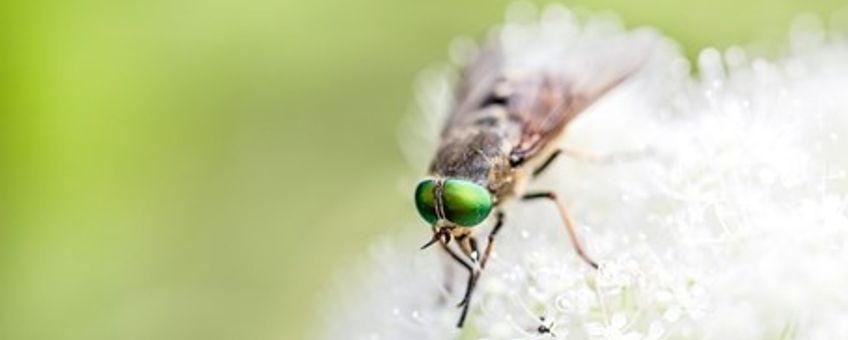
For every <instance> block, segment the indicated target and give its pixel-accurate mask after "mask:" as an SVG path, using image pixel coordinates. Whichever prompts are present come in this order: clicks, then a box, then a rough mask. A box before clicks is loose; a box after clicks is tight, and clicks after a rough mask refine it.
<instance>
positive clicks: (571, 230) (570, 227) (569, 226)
mask: <svg viewBox="0 0 848 340" xmlns="http://www.w3.org/2000/svg"><path fill="white" fill-rule="evenodd" d="M541 198H544V199H548V200H550V201H552V202H554V204H556V206H557V208H558V209H559V214H560V217H561V218H562V221H563V222H564V223H565V229H566V231H568V237H569V239H571V245H572V246H574V250H575V251H576V252H577V255H579V256H580V258H581V259H583V261H585V262H586V263H587V264H589V265H590V266H592V268H595V269H598V263H597V262H595V261H593V260H592V259H591V258H589V255H587V254H586V250H585V248H584V247H583V244H582V243H581V242H580V238H579V237H578V236H577V230H576V229H575V226H574V220H573V219H572V218H571V213H569V212H568V209H567V208H566V207H565V203H563V202H562V200H561V199H559V197H558V196H557V194H556V193H554V192H551V191H546V192H538V193H531V194H526V195H524V196H522V199H523V200H527V201H529V200H535V199H541Z"/></svg>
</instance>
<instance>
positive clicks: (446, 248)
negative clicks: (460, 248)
mask: <svg viewBox="0 0 848 340" xmlns="http://www.w3.org/2000/svg"><path fill="white" fill-rule="evenodd" d="M439 244H440V245H441V246H442V249H444V251H445V252H446V253H448V255H450V257H451V258H452V259H453V260H454V261H455V262H456V263H459V265H460V266H462V268H465V270H466V271H468V277H469V280H470V278H471V277H474V267H473V266H472V265H470V264H468V263H466V262H465V260H463V259H462V257H461V256H459V254H457V253H456V252H455V251H454V250H453V249H451V248H450V247H449V246H448V245H447V243H444V242H441V241H440V242H439ZM449 291H450V290H449Z"/></svg>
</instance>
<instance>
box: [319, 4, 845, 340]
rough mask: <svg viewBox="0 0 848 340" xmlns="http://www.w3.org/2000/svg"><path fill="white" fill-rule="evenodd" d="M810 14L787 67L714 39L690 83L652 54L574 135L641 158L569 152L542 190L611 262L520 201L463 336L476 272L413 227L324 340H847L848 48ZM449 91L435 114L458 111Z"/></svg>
mask: <svg viewBox="0 0 848 340" xmlns="http://www.w3.org/2000/svg"><path fill="white" fill-rule="evenodd" d="M521 6H523V7H521V10H520V11H517V12H521V13H526V12H528V11H530V10H529V9H527V8H526V6H525V5H521ZM551 11H555V12H557V13H567V11H566V10H565V9H563V8H560V7H554V8H553V9H547V10H546V11H545V13H549V12H551ZM513 12H516V11H513ZM511 15H512V14H511ZM527 15H530V14H524V15H523V16H522V19H521V20H525V21H526V16H527ZM542 16H543V17H544V16H545V15H544V14H543V15H542ZM559 17H560V18H563V19H561V20H565V21H563V22H561V24H563V25H566V26H568V25H571V26H569V27H576V29H579V28H580V27H600V26H598V24H602V25H601V26H602V27H605V28H608V27H612V26H615V25H614V24H613V21H610V19H603V18H602V19H592V20H590V22H589V23H584V24H583V25H582V26H579V25H577V24H576V23H575V22H576V21H575V20H574V19H573V18H572V16H570V15H560V16H559ZM800 23H801V24H799V25H797V26H798V27H796V28H795V29H793V31H792V34H791V36H790V48H789V49H788V51H787V52H786V53H785V56H784V57H782V58H781V59H779V60H777V61H768V60H765V59H760V58H749V57H748V56H747V53H746V51H745V50H744V49H741V48H730V49H728V50H726V51H724V52H720V51H717V50H715V49H707V50H705V51H703V52H702V53H701V55H700V57H699V59H698V63H697V69H698V72H697V73H698V75H699V76H698V77H697V78H696V79H693V78H692V77H690V75H689V70H688V64H687V62H686V61H685V58H684V57H682V56H681V55H679V52H670V53H663V54H661V55H656V56H654V57H653V58H654V59H652V60H651V62H650V65H651V67H649V68H647V69H646V70H644V71H643V72H640V73H639V74H638V75H637V76H636V78H635V79H633V81H630V82H628V83H626V84H624V85H623V86H621V87H620V88H619V89H616V90H615V91H614V92H612V93H610V95H609V96H607V97H605V98H604V99H603V100H601V101H599V102H598V103H597V104H596V105H594V106H593V107H592V108H590V109H589V110H588V111H587V112H586V113H584V114H583V115H582V116H581V117H580V119H578V120H576V121H575V122H574V123H573V124H572V126H570V127H569V135H568V136H567V138H565V141H564V142H565V143H567V144H568V145H569V146H572V147H578V148H581V149H585V150H591V151H592V152H595V153H602V154H609V155H613V156H615V155H616V154H624V153H631V154H632V152H634V151H636V152H637V153H638V154H637V156H636V157H628V158H627V159H625V160H620V161H615V162H612V163H602V164H597V163H592V162H586V161H583V160H577V159H569V158H565V159H560V160H558V161H557V162H556V163H555V164H554V165H553V166H552V167H551V168H550V169H549V170H548V171H547V172H546V173H545V174H543V175H542V176H541V177H540V178H539V179H538V181H536V182H534V183H533V184H532V187H534V188H550V189H554V190H555V191H557V192H558V193H559V194H560V195H561V196H562V197H563V198H564V199H565V200H566V202H567V204H568V205H569V207H570V209H571V211H572V214H573V215H574V216H575V219H576V221H577V223H578V226H579V229H580V232H581V238H582V239H583V240H584V241H585V243H586V245H587V247H588V251H589V253H590V255H591V256H592V257H593V258H594V259H595V260H597V261H598V262H600V264H601V268H600V269H599V270H597V271H596V270H593V269H591V268H589V267H588V266H587V265H585V264H584V263H582V262H581V261H580V259H579V258H578V257H577V256H576V254H575V253H574V250H573V249H572V248H571V247H570V244H569V242H568V238H567V234H566V232H565V229H564V228H563V227H562V222H561V220H560V219H559V217H558V215H557V211H556V209H555V208H554V207H553V206H552V205H550V204H548V203H545V202H514V203H512V204H510V205H509V206H507V207H506V224H505V226H504V229H503V230H502V232H501V234H500V235H499V236H498V240H497V244H496V247H495V253H494V256H493V258H492V260H491V261H490V263H489V265H488V267H487V268H486V270H485V272H484V273H483V276H482V278H481V282H480V285H479V287H478V289H477V291H476V292H475V296H474V301H473V307H472V309H471V312H470V315H469V317H468V322H467V324H466V327H465V328H464V329H462V330H458V329H456V328H455V327H454V324H455V322H456V319H457V318H458V317H459V311H460V310H459V309H458V308H456V304H457V303H458V302H459V300H460V298H461V294H462V292H463V289H464V287H465V286H464V284H465V280H466V273H465V272H464V270H462V268H460V267H458V266H456V265H455V264H453V263H452V262H451V261H450V259H449V258H448V257H447V256H446V255H445V254H444V253H442V252H440V251H439V249H438V248H436V247H433V248H431V249H428V250H427V251H424V252H422V251H419V250H418V246H419V245H420V244H421V243H423V242H424V241H426V240H428V239H429V237H430V235H429V229H428V228H427V226H426V225H425V224H424V223H423V222H419V223H415V222H411V223H410V224H411V225H412V226H414V227H412V226H411V227H410V228H409V229H410V232H409V233H408V234H409V235H402V236H393V237H390V238H388V239H387V240H385V241H384V242H382V243H381V244H380V245H379V246H377V247H375V251H374V254H373V263H372V265H371V266H369V268H368V269H364V270H363V271H362V272H361V274H362V275H361V276H362V277H348V278H346V282H347V283H346V288H345V292H344V293H342V294H340V295H339V298H337V299H332V300H333V301H331V302H330V303H329V305H330V306H331V307H330V309H328V312H327V315H326V317H325V320H326V329H325V331H326V334H325V338H328V339H373V340H378V339H379V340H382V339H547V338H552V337H555V338H557V339H628V340H630V339H633V340H636V339H828V340H830V339H848V214H846V204H848V177H846V170H848V151H846V150H845V148H844V146H848V144H846V143H845V141H844V140H845V139H846V138H848V41H846V40H838V39H830V38H828V36H827V34H826V33H825V32H824V31H823V30H821V29H818V28H816V25H814V23H815V20H812V19H809V18H803V19H802V20H801V21H800ZM811 23H813V24H811ZM509 25H524V26H523V27H525V28H526V27H532V25H533V24H532V23H526V22H521V23H518V22H516V23H508V24H507V26H509ZM528 25H529V26H528ZM575 32H578V33H577V34H574V37H575V39H578V38H581V39H585V38H586V35H585V34H580V33H579V31H575ZM584 32H585V31H584ZM622 32H623V31H622V30H621V29H620V28H618V29H612V30H607V32H605V34H607V35H615V34H624V33H622ZM587 34H588V33H587ZM664 44H668V43H664ZM626 57H627V55H622V58H626ZM438 84H441V85H433V86H434V88H431V90H433V89H434V90H435V91H436V93H441V94H443V95H441V96H432V95H429V96H422V98H426V99H427V100H428V101H430V102H428V101H425V103H424V104H425V105H424V106H423V109H424V110H425V114H431V113H432V115H433V116H439V114H438V112H430V111H428V110H436V111H440V112H444V111H445V110H446V108H447V107H448V106H449V105H448V104H447V102H448V101H449V100H450V98H449V95H448V94H449V93H450V92H449V91H447V88H448V87H447V86H445V84H447V83H446V82H444V81H441V82H440V83H438ZM412 187H413V185H412V184H410V191H411V190H412V189H411V188H412ZM410 195H411V194H410ZM410 204H412V203H410ZM412 218H417V217H411V219H412ZM486 232H488V230H483V231H482V233H481V234H483V235H485V233H486ZM350 282H359V284H351V283H350ZM540 327H541V328H540ZM545 328H548V329H549V330H550V332H547V329H545ZM540 330H541V331H543V332H540Z"/></svg>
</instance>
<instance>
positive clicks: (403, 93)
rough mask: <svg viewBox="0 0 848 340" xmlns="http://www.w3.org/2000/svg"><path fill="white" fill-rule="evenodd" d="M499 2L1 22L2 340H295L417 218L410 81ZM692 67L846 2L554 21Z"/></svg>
mask: <svg viewBox="0 0 848 340" xmlns="http://www.w3.org/2000/svg"><path fill="white" fill-rule="evenodd" d="M507 3H508V2H507V1H502V0H497V1H492V0H477V1H450V0H430V1H419V2H410V1H398V0H371V1H349V0H329V1H301V2H291V1H289V0H282V1H273V0H243V1H219V0H204V1H199V0H168V1H157V0H154V1H102V0H78V1H56V2H42V1H17V2H15V1H13V2H4V4H3V5H0V39H2V40H0V41H2V45H0V48H2V49H0V89H2V92H0V110H1V111H0V339H4V340H5V339H299V338H304V337H305V336H306V334H308V333H307V331H309V330H312V331H314V330H315V329H316V328H317V327H320V325H321V318H320V316H319V315H318V314H317V313H316V311H318V308H317V307H318V306H317V301H319V300H320V299H321V298H322V290H324V289H326V288H328V287H330V286H331V284H330V283H331V282H332V281H331V280H329V278H331V277H332V276H333V273H334V272H335V271H336V270H338V268H339V267H340V266H341V265H344V264H346V263H349V262H350V259H352V258H356V257H357V256H362V255H363V254H364V253H365V249H366V248H367V245H368V243H369V242H370V241H371V240H373V238H374V237H375V235H378V234H380V233H385V232H388V231H391V230H392V229H393V228H400V227H398V226H403V225H409V223H406V222H408V221H415V220H416V219H417V216H416V215H415V212H414V211H413V210H412V209H411V204H410V202H409V192H408V191H409V188H406V187H404V186H403V184H405V183H406V181H408V179H410V178H415V177H416V176H418V175H420V174H421V173H422V171H423V169H412V168H411V167H410V166H409V165H407V164H405V163H404V161H403V158H402V156H401V153H400V149H399V147H398V143H397V133H398V126H399V124H400V120H401V119H402V117H403V114H404V113H405V112H407V111H408V108H409V107H410V104H411V102H412V92H411V84H412V80H413V78H414V76H415V75H416V72H418V71H419V70H421V69H423V68H425V67H427V66H431V65H434V64H437V63H440V62H443V61H445V59H446V58H447V57H446V51H447V46H448V44H449V42H450V41H451V39H452V38H454V37H456V36H457V35H475V36H479V35H480V34H481V33H482V32H483V31H484V30H485V29H486V28H487V27H489V26H490V25H492V24H495V23H498V22H499V21H500V20H501V18H502V16H503V11H504V8H505V7H506V5H507ZM565 3H566V4H568V5H572V6H581V7H586V8H589V9H594V10H613V11H615V12H617V13H618V14H619V15H620V16H621V17H622V18H623V20H624V21H625V22H626V23H627V24H628V25H631V26H632V25H652V26H655V27H657V28H659V29H661V30H662V31H664V32H665V33H667V34H669V35H670V36H672V37H674V38H676V39H678V40H679V41H680V42H681V43H682V45H683V46H684V47H685V49H686V53H687V54H688V55H690V56H692V55H695V53H696V51H697V50H699V49H700V48H702V47H705V46H711V45H713V46H719V47H721V46H727V45H729V44H732V43H744V42H748V41H752V40H764V41H772V42H774V41H779V40H780V39H781V38H782V37H783V36H784V34H785V32H786V29H787V27H788V25H789V23H790V21H791V18H792V17H794V16H795V15H796V14H797V13H800V12H804V11H811V12H814V13H820V14H825V15H829V14H831V13H834V11H835V10H836V9H839V8H842V7H843V6H844V3H843V1H835V0H813V1H810V0H797V1H785V0H784V1H774V0H757V1H748V2H739V1H733V0H720V1H698V2H684V1H677V0H661V1H654V2H650V3H647V2H637V1H630V0H599V1H567V2H565Z"/></svg>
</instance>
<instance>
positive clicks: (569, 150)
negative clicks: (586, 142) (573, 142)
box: [533, 146, 654, 177]
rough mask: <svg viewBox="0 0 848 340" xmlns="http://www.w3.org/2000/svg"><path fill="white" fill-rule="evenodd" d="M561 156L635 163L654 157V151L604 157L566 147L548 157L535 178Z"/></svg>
mask: <svg viewBox="0 0 848 340" xmlns="http://www.w3.org/2000/svg"><path fill="white" fill-rule="evenodd" d="M561 154H565V155H566V156H568V157H571V158H574V159H577V160H581V161H586V162H592V163H601V164H610V163H616V162H626V161H635V160H638V159H640V158H642V157H646V156H650V155H653V154H654V151H653V150H652V149H645V150H641V151H631V152H622V153H618V154H614V155H602V154H597V153H593V152H589V151H586V150H581V149H576V148H572V147H567V146H566V147H563V148H561V149H556V150H555V151H554V152H553V153H552V154H551V155H550V156H548V159H546V160H545V161H544V162H542V165H540V166H539V167H538V168H536V170H533V176H534V177H535V176H539V175H540V174H541V173H542V172H544V171H545V170H546V169H547V168H548V166H549V165H551V163H553V161H554V160H556V159H557V157H558V156H559V155H561Z"/></svg>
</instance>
